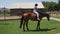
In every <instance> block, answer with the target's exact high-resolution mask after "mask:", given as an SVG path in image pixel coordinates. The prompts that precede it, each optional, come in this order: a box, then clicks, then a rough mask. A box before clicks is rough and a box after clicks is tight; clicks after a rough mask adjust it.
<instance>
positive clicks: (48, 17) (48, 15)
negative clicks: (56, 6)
mask: <svg viewBox="0 0 60 34" xmlns="http://www.w3.org/2000/svg"><path fill="white" fill-rule="evenodd" d="M47 19H48V21H50V13H48V14H47Z"/></svg>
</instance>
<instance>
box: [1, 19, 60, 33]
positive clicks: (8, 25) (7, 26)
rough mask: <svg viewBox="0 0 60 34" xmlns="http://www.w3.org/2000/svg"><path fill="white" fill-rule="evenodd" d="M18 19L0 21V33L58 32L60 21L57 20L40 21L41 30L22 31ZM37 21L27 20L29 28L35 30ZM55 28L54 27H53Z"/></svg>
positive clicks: (59, 31)
mask: <svg viewBox="0 0 60 34" xmlns="http://www.w3.org/2000/svg"><path fill="white" fill-rule="evenodd" d="M19 25H20V21H19V20H11V21H0V34H55V33H60V22H58V21H54V20H51V21H48V20H42V21H41V29H42V30H41V31H25V32H24V31H23V29H20V28H19ZM36 25H37V22H36V21H31V20H30V21H29V24H28V26H29V29H30V30H35V29H36ZM54 28H55V29H54Z"/></svg>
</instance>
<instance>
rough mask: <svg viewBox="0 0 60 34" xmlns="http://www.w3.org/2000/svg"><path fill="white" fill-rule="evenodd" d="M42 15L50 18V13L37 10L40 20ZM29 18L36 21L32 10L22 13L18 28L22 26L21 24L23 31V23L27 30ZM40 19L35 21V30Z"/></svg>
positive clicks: (38, 27)
mask: <svg viewBox="0 0 60 34" xmlns="http://www.w3.org/2000/svg"><path fill="white" fill-rule="evenodd" d="M43 17H47V19H48V20H50V19H49V18H50V15H49V14H48V13H42V12H39V18H40V21H41V20H42V18H43ZM29 20H32V21H38V20H37V16H36V14H34V13H33V12H24V13H23V15H22V18H21V23H20V28H22V25H23V30H24V31H25V25H26V28H27V30H29V29H28V21H29ZM23 21H24V22H23ZM40 21H38V23H37V28H36V29H37V30H39V29H40Z"/></svg>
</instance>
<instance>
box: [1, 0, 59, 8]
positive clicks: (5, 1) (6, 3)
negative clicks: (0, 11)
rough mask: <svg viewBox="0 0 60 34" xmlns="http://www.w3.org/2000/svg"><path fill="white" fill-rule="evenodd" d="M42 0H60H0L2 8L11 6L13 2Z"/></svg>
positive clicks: (56, 0) (40, 0) (38, 0)
mask: <svg viewBox="0 0 60 34" xmlns="http://www.w3.org/2000/svg"><path fill="white" fill-rule="evenodd" d="M42 1H49V2H51V1H53V2H58V0H0V8H2V7H6V8H9V7H10V6H12V5H13V4H15V3H19V2H42Z"/></svg>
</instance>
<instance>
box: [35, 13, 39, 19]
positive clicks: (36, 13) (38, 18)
mask: <svg viewBox="0 0 60 34" xmlns="http://www.w3.org/2000/svg"><path fill="white" fill-rule="evenodd" d="M34 13H35V14H36V15H37V19H38V20H40V19H39V14H38V12H34Z"/></svg>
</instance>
